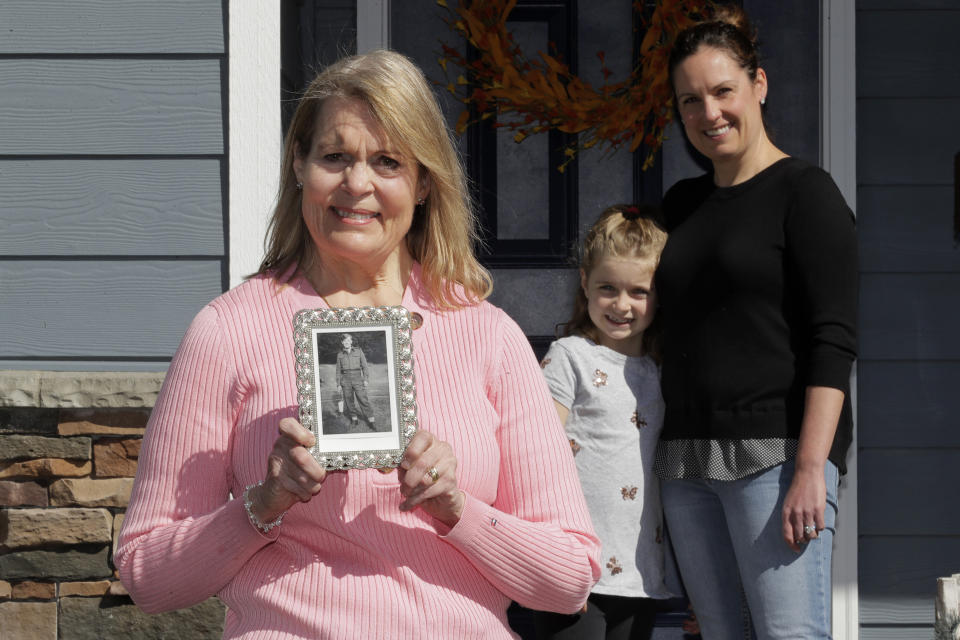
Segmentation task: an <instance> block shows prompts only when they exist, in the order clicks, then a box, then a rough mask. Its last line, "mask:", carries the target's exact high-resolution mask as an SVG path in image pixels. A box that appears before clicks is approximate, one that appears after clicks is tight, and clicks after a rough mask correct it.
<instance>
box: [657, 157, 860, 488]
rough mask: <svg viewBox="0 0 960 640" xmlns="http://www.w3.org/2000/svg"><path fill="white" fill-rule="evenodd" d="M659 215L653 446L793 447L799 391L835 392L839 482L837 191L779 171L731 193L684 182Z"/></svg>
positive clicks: (849, 337) (844, 275) (846, 325)
mask: <svg viewBox="0 0 960 640" xmlns="http://www.w3.org/2000/svg"><path fill="white" fill-rule="evenodd" d="M663 209H664V214H665V216H666V219H667V226H668V230H669V231H670V238H669V240H668V242H667V245H666V248H665V249H664V251H663V256H662V257H661V259H660V265H659V268H658V270H657V275H656V291H657V296H658V298H659V302H660V311H659V313H660V314H661V315H660V320H661V321H662V322H661V326H662V327H663V332H664V333H663V338H664V339H663V355H664V362H663V381H662V384H663V394H664V399H665V400H666V418H665V424H664V430H663V434H662V436H661V442H669V441H672V440H673V441H681V440H687V441H696V440H701V441H702V440H710V441H725V442H727V443H729V442H730V441H738V440H739V441H745V440H752V441H754V442H763V441H764V440H767V439H769V440H770V441H774V442H775V441H791V440H796V439H797V438H798V437H799V434H800V424H801V420H802V417H803V403H804V395H805V389H806V388H807V387H810V386H826V387H833V388H836V389H840V390H842V391H844V393H845V401H844V409H843V412H842V415H841V417H840V421H839V425H838V428H837V434H836V436H835V438H834V442H833V446H832V448H831V451H830V460H832V461H833V462H834V463H835V464H836V465H837V466H838V467H839V468H840V470H841V472H843V471H845V464H844V458H845V456H846V451H847V448H848V447H849V445H850V441H851V438H852V412H851V410H850V400H849V397H850V393H849V376H850V369H851V365H852V363H853V360H854V358H855V357H856V312H857V280H858V276H857V244H856V236H855V230H854V219H853V214H852V212H851V211H850V209H849V208H848V207H847V205H846V203H845V202H844V200H843V196H842V195H841V194H840V192H839V190H838V189H837V187H836V185H835V184H834V183H833V180H832V179H831V178H830V176H829V175H828V174H827V173H826V172H825V171H823V170H821V169H819V168H818V167H815V166H812V165H810V164H808V163H806V162H803V161H801V160H798V159H795V158H786V159H783V160H781V161H779V162H776V163H775V164H773V165H771V166H770V167H768V168H766V169H765V170H763V171H761V172H760V173H759V174H757V175H756V176H754V177H753V178H751V179H750V180H748V181H746V182H743V183H741V184H738V185H735V186H732V187H726V188H719V187H717V186H715V185H714V183H713V176H712V175H710V174H708V175H705V176H701V177H699V178H693V179H689V180H683V181H681V182H679V183H677V184H676V185H674V187H673V188H671V189H670V191H669V192H668V193H667V195H666V197H665V198H664V202H663ZM793 450H794V451H795V442H794V445H793ZM781 461H782V460H781Z"/></svg>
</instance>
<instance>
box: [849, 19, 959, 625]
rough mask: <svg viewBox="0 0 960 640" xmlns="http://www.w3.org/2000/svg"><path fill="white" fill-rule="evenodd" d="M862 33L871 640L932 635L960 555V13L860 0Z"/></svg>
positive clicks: (862, 394) (863, 531) (864, 433)
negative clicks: (939, 593) (959, 499)
mask: <svg viewBox="0 0 960 640" xmlns="http://www.w3.org/2000/svg"><path fill="white" fill-rule="evenodd" d="M856 30H857V202H858V225H859V237H860V263H861V264H860V267H861V297H860V316H861V317H860V327H861V348H860V362H859V384H858V397H859V459H858V460H859V469H860V487H861V490H860V503H859V522H860V530H859V533H860V535H859V566H860V624H861V634H860V637H861V638H862V639H863V640H875V639H876V640H879V639H882V638H898V639H901V640H911V639H913V638H918V639H919V638H924V639H928V638H930V637H931V636H932V633H933V631H932V626H933V619H934V600H935V596H936V587H937V585H936V578H937V577H939V576H944V575H949V574H952V573H954V572H956V571H957V561H958V558H960V513H958V512H957V510H956V509H953V508H951V505H953V504H955V498H954V491H951V490H950V487H952V485H953V484H954V483H951V482H950V481H949V479H951V478H953V477H954V476H955V475H956V470H957V469H958V468H960V432H958V430H957V428H956V416H957V415H960V413H958V412H960V395H958V394H957V383H958V381H960V334H958V332H957V327H958V326H960V297H958V296H957V292H958V291H960V250H958V249H957V247H956V244H955V242H954V239H953V222H952V219H953V210H954V206H955V203H954V196H953V193H954V176H953V167H954V154H956V153H957V152H958V151H960V132H958V130H957V128H956V127H954V126H951V123H952V122H954V120H955V118H956V114H957V113H958V111H960V68H958V67H957V64H956V61H957V60H958V59H960V40H957V37H956V34H957V33H958V32H960V6H958V5H957V3H956V2H955V1H948V0H942V1H937V0H925V1H912V2H910V1H907V0H860V1H859V2H858V3H857V24H856Z"/></svg>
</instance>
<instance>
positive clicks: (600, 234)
mask: <svg viewBox="0 0 960 640" xmlns="http://www.w3.org/2000/svg"><path fill="white" fill-rule="evenodd" d="M660 217H661V216H660V210H659V209H657V208H656V207H651V206H648V205H641V206H636V205H625V204H618V205H614V206H612V207H608V208H607V209H604V211H603V213H601V214H600V217H599V218H597V221H596V222H594V223H593V226H592V227H590V231H588V232H587V235H586V237H585V238H584V239H583V248H582V249H581V251H580V270H581V271H582V272H583V273H584V275H585V276H586V277H587V278H589V277H590V272H591V271H592V270H593V268H594V267H595V266H596V264H597V263H598V262H600V260H602V259H604V258H638V259H640V260H645V261H647V260H648V261H650V264H651V267H652V268H654V269H655V268H656V267H657V265H658V264H659V263H660V253H661V252H662V251H663V247H664V245H665V244H666V243H667V232H666V231H665V230H664V228H663V225H662V224H661V222H660ZM574 334H579V335H582V336H585V337H587V338H590V339H591V340H593V341H594V342H597V343H599V342H600V333H599V330H598V329H597V327H596V325H594V324H593V320H591V319H590V312H589V309H588V302H587V294H586V293H585V292H584V290H583V287H582V286H580V284H579V281H578V283H577V291H576V293H575V294H574V300H573V314H572V316H571V317H570V321H569V322H567V324H566V325H565V328H564V335H565V336H569V335H574ZM658 338H659V330H658V324H657V321H656V318H654V321H653V323H652V324H651V325H650V326H649V327H647V329H646V330H645V331H644V332H643V352H644V353H646V354H649V355H651V356H652V357H653V358H654V359H655V360H656V361H657V362H659V361H660V349H659V339H658Z"/></svg>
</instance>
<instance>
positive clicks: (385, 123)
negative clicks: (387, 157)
mask: <svg viewBox="0 0 960 640" xmlns="http://www.w3.org/2000/svg"><path fill="white" fill-rule="evenodd" d="M329 98H347V99H353V100H360V101H362V102H363V103H364V104H366V105H367V107H369V109H370V113H371V114H372V115H373V117H374V118H375V119H376V121H377V122H378V124H379V125H380V127H382V130H383V133H384V134H385V135H386V137H387V138H388V139H389V140H390V142H391V143H392V144H395V145H397V147H398V149H399V151H400V152H401V153H403V154H404V155H406V156H408V157H411V158H414V159H416V161H417V163H418V165H419V168H420V172H421V173H420V177H421V178H423V179H425V181H428V183H429V185H430V192H429V194H428V195H427V198H426V202H425V203H424V204H422V205H418V206H417V207H416V209H415V211H414V216H413V223H412V224H411V226H410V230H409V232H408V233H407V236H406V243H407V249H408V250H409V251H410V254H411V255H412V256H413V258H414V259H415V260H417V261H418V262H419V263H420V264H421V265H422V267H423V280H424V284H425V286H426V287H427V290H428V291H429V292H430V294H431V295H432V296H433V298H434V300H435V301H437V303H438V305H439V306H440V307H441V308H446V309H456V308H459V307H462V306H465V305H468V304H473V303H475V302H478V301H480V300H483V299H484V298H486V297H487V296H489V295H490V291H491V290H492V289H493V280H492V279H491V277H490V274H489V272H487V270H486V269H484V268H483V266H481V265H480V263H479V261H477V258H476V256H475V255H474V251H473V248H474V245H475V244H476V243H477V242H478V235H477V229H476V217H475V215H474V211H473V206H472V202H471V199H470V196H469V192H468V190H467V181H466V177H465V175H464V172H463V166H462V164H461V162H460V156H459V155H458V154H457V151H456V150H455V148H454V145H453V141H452V139H451V137H450V130H449V128H448V127H447V124H446V120H444V117H443V114H442V113H441V111H440V107H439V106H438V105H437V100H436V98H435V97H434V95H433V91H432V90H431V89H430V85H429V83H428V82H427V80H426V78H425V77H424V75H423V72H422V71H420V69H419V68H418V67H417V65H416V64H414V63H413V62H412V61H411V60H410V59H408V58H407V57H406V56H403V55H401V54H399V53H396V52H394V51H383V50H381V51H372V52H370V53H366V54H363V55H359V56H352V57H349V58H344V59H342V60H339V61H338V62H336V63H334V64H332V65H331V66H329V67H327V68H326V69H325V70H323V71H322V72H321V73H320V74H319V75H318V76H317V77H316V79H314V81H313V82H311V83H310V86H309V87H307V89H306V91H305V92H304V94H303V97H302V98H301V99H300V102H299V104H298V105H297V110H296V112H295V113H294V115H293V120H292V121H291V123H290V129H289V131H288V132H287V137H286V141H285V143H284V152H283V164H282V167H281V175H280V190H279V193H278V196H277V206H276V208H275V209H274V211H273V215H272V217H271V219H270V224H269V227H268V229H267V241H266V244H267V250H266V254H265V256H264V258H263V261H262V262H261V263H260V268H259V269H258V271H257V274H267V273H270V274H273V275H274V276H277V277H279V276H280V274H283V273H285V272H286V271H287V270H288V269H289V268H290V267H292V266H294V265H296V266H297V267H298V268H299V269H300V270H302V271H306V270H307V269H309V268H310V267H312V266H313V265H314V261H315V255H314V251H313V242H312V240H311V238H310V234H309V232H308V231H307V228H306V225H305V223H304V221H303V215H302V213H301V209H300V191H299V190H298V189H297V177H296V175H294V171H293V162H294V159H295V158H298V157H299V158H302V157H304V156H306V155H307V154H309V153H310V149H311V148H312V145H313V136H314V133H315V132H316V130H317V129H318V124H319V122H318V118H319V116H320V112H321V107H322V106H323V103H324V102H325V101H326V100H327V99H329ZM458 285H459V287H458ZM460 287H462V289H460Z"/></svg>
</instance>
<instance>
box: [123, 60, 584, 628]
mask: <svg viewBox="0 0 960 640" xmlns="http://www.w3.org/2000/svg"><path fill="white" fill-rule="evenodd" d="M466 193H467V192H466V188H465V180H464V176H463V172H462V169H461V166H460V163H459V160H458V158H457V155H456V152H455V151H454V149H453V146H452V144H451V142H450V138H449V134H448V130H447V129H446V125H445V123H444V120H443V117H442V115H441V113H440V111H439V108H438V107H437V104H436V101H435V99H434V97H433V94H432V92H431V90H430V88H429V85H428V84H427V82H426V81H425V79H424V78H423V75H422V73H421V72H420V71H419V69H417V68H416V66H415V65H413V64H412V63H411V62H410V61H409V60H407V59H406V58H404V57H403V56H401V55H399V54H396V53H390V52H383V51H381V52H375V53H371V54H367V55H364V56H357V57H353V58H348V59H345V60H342V61H341V62H339V63H337V64H335V65H333V66H332V67H330V68H328V69H327V70H326V71H324V72H323V73H321V74H320V75H319V76H318V77H317V79H316V80H315V81H314V82H313V83H312V84H311V85H310V87H309V88H308V89H307V91H306V93H305V95H304V97H303V99H302V100H301V102H300V105H299V107H298V109H297V112H296V114H295V115H294V119H293V122H292V124H291V127H290V131H289V133H288V135H287V140H286V151H285V156H284V162H283V173H282V178H281V188H280V194H279V198H278V204H277V207H276V210H275V212H274V215H273V218H272V221H271V227H270V236H269V249H268V252H267V255H266V257H265V259H264V261H263V263H262V265H261V267H260V270H259V272H258V273H257V274H256V275H255V276H253V277H251V278H250V279H249V280H248V281H247V282H245V283H244V284H242V285H240V286H239V287H237V288H236V289H233V290H231V291H229V292H227V293H225V294H223V295H222V296H220V297H219V298H217V299H216V300H214V301H213V302H211V303H210V304H209V305H208V306H207V307H205V308H204V309H203V310H202V311H201V312H200V313H199V314H198V315H197V317H196V319H195V320H194V321H193V323H192V324H191V325H190V328H189V329H188V330H187V333H186V336H185V337H184V339H183V342H182V344H181V345H180V348H179V350H178V351H177V354H176V355H175V357H174V359H173V361H172V362H171V364H170V369H169V372H168V374H167V378H166V381H165V383H164V388H163V390H162V392H161V394H160V397H159V399H158V401H157V405H156V407H155V409H154V411H153V414H152V416H151V420H150V424H149V426H148V428H147V434H146V437H145V441H144V450H143V452H142V455H141V458H140V467H139V469H138V471H137V479H136V482H135V485H134V491H133V496H132V498H131V503H130V508H129V510H128V511H127V516H126V520H125V522H124V527H123V531H122V533H121V536H120V543H119V548H118V550H117V555H116V563H117V566H118V568H119V572H120V577H121V579H122V580H123V582H124V584H125V585H126V586H127V588H128V589H129V591H130V593H131V595H132V596H133V598H134V600H135V602H136V603H137V604H138V605H140V607H142V608H143V609H144V610H146V611H151V612H155V611H166V610H170V609H177V608H180V607H187V606H190V605H192V604H195V603H197V602H200V601H202V600H204V599H206V598H208V597H210V596H213V595H218V596H219V597H220V598H221V599H222V600H223V601H224V602H225V603H226V604H227V606H228V607H229V609H228V612H227V618H226V623H225V630H224V637H227V638H241V637H242V638H350V639H351V640H355V639H357V638H437V639H441V638H510V637H513V634H512V632H511V630H510V628H509V626H508V624H507V618H506V609H507V606H508V604H509V603H510V601H511V600H515V601H517V602H519V603H520V604H522V605H525V606H527V607H531V608H535V609H543V610H550V611H558V612H573V611H576V610H578V609H579V608H580V607H581V605H582V604H583V602H584V601H585V600H586V597H587V595H588V593H589V591H590V587H591V586H592V585H593V583H594V582H595V581H596V580H597V578H598V576H599V563H598V552H599V544H598V542H597V539H596V537H595V535H594V533H593V529H592V526H591V524H590V519H589V516H588V515H587V510H586V507H585V504H584V501H583V497H582V494H581V491H580V486H579V483H578V481H577V476H576V471H575V469H574V466H573V461H572V457H571V456H570V451H569V446H568V445H567V443H566V440H565V437H564V435H563V430H562V428H561V426H560V424H559V422H558V420H557V416H556V412H555V411H554V410H553V405H552V402H551V400H550V396H549V394H548V392H547V389H546V386H545V383H544V381H543V378H542V376H541V375H540V369H539V367H538V365H537V363H536V360H535V358H534V356H533V354H532V352H531V350H530V348H529V346H528V344H527V343H526V339H525V337H524V335H523V333H522V332H521V331H520V329H519V328H518V327H517V325H516V324H515V323H514V322H512V321H511V320H510V319H509V318H508V317H507V316H506V315H505V314H504V313H503V312H502V311H500V310H499V309H497V308H496V307H493V306H492V305H490V304H489V303H486V302H483V299H484V298H485V297H486V296H487V295H488V294H489V292H490V288H491V282H490V277H489V275H488V274H487V272H486V271H485V270H484V269H483V268H482V267H481V266H480V265H479V264H478V262H477V261H476V259H475V257H474V255H473V252H472V250H471V246H472V241H473V238H474V228H473V224H474V223H473V217H472V214H471V210H470V206H469V199H468V197H467V194H466ZM397 304H402V305H403V306H405V307H406V308H407V309H409V310H410V311H411V312H412V313H414V314H419V315H420V317H422V320H423V322H422V325H421V326H420V327H419V328H418V329H416V330H415V331H414V332H413V344H414V353H415V364H414V367H415V369H414V371H415V375H416V379H417V385H418V389H417V409H418V414H419V419H420V430H419V431H418V432H417V434H416V435H415V436H414V438H413V439H412V440H411V442H410V444H409V446H408V447H407V450H406V452H405V454H404V458H403V461H402V463H401V465H400V468H398V469H397V470H396V471H393V472H390V473H380V472H379V471H376V470H349V471H346V472H336V473H334V472H330V473H327V472H325V470H324V469H323V468H321V467H320V465H319V464H318V463H317V462H316V461H315V460H314V459H313V457H312V456H311V455H310V454H309V453H308V448H309V447H310V446H311V445H312V442H313V435H312V434H311V433H310V431H308V430H307V429H305V428H304V427H303V426H302V425H300V424H299V423H298V422H297V421H296V419H295V416H296V415H297V395H296V394H297V385H296V380H295V370H294V345H293V336H292V329H291V322H292V318H293V315H294V314H295V313H296V312H297V311H298V310H300V309H303V308H320V307H326V306H330V307H348V306H381V305H397ZM245 499H246V501H247V502H249V504H250V508H249V509H245V506H244V501H245ZM281 516H283V517H282V518H281ZM278 522H280V524H276V526H273V525H274V524H275V523H278Z"/></svg>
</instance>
